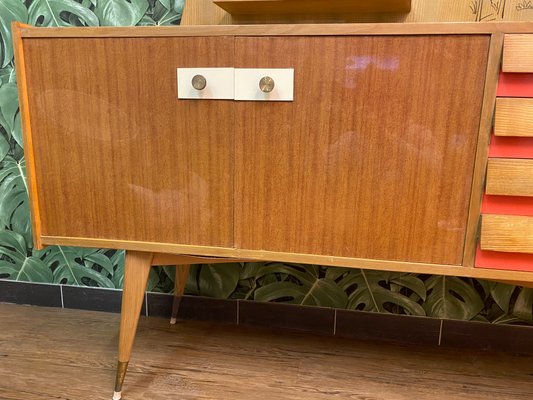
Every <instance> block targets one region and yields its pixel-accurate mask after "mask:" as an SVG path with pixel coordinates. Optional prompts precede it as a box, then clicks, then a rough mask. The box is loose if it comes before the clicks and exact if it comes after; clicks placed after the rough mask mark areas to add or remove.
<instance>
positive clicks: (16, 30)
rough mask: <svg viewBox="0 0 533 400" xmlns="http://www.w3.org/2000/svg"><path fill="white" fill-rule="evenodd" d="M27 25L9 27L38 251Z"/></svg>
mask: <svg viewBox="0 0 533 400" xmlns="http://www.w3.org/2000/svg"><path fill="white" fill-rule="evenodd" d="M26 27H28V25H25V24H21V23H20V22H13V23H12V25H11V29H12V35H13V49H14V56H15V69H16V73H17V88H18V89H17V90H18V96H19V103H20V104H19V107H20V111H19V112H20V115H21V123H22V140H23V143H24V157H25V160H26V182H27V185H28V196H29V201H30V218H31V221H32V224H31V225H32V236H33V246H34V247H35V248H36V249H38V250H40V249H42V248H43V243H42V241H41V215H40V211H39V198H38V196H37V183H36V181H35V177H36V175H35V158H34V151H33V140H32V135H31V122H30V114H29V103H28V90H27V82H26V64H25V59H24V47H23V40H22V30H23V29H27V28H26Z"/></svg>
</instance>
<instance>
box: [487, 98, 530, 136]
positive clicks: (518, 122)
mask: <svg viewBox="0 0 533 400" xmlns="http://www.w3.org/2000/svg"><path fill="white" fill-rule="evenodd" d="M494 134H495V135H496V136H524V137H533V99H529V98H520V97H518V98H513V97H500V98H498V99H496V116H495V120H494Z"/></svg>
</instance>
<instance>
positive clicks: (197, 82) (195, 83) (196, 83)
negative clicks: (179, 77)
mask: <svg viewBox="0 0 533 400" xmlns="http://www.w3.org/2000/svg"><path fill="white" fill-rule="evenodd" d="M191 83H192V87H193V88H195V89H196V90H204V89H205V87H206V86H207V79H205V76H203V75H194V76H193V77H192V81H191Z"/></svg>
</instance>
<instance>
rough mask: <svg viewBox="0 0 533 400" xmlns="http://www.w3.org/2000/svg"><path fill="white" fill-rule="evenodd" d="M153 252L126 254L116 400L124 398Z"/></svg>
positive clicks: (114, 398)
mask: <svg viewBox="0 0 533 400" xmlns="http://www.w3.org/2000/svg"><path fill="white" fill-rule="evenodd" d="M152 258H153V254H152V253H142V252H138V251H128V252H126V264H125V266H124V290H123V292H122V313H121V316H120V335H119V343H118V365H117V377H116V380H115V392H114V393H113V400H119V399H120V398H121V395H122V384H123V383H124V377H125V376H126V370H127V368H128V362H129V361H130V356H131V349H132V348H133V342H134V340H135V333H136V332H137V324H138V322H139V315H140V313H141V308H142V304H143V299H144V292H145V290H146V283H147V281H148V275H149V273H150V268H151V266H152Z"/></svg>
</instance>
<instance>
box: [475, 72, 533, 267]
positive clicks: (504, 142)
mask: <svg viewBox="0 0 533 400" xmlns="http://www.w3.org/2000/svg"><path fill="white" fill-rule="evenodd" d="M497 96H499V97H532V98H533V74H504V73H501V74H500V80H499V83H498V91H497ZM489 157H495V158H533V138H525V137H502V136H494V134H492V137H491V142H490V147H489ZM481 213H482V214H497V215H526V216H533V198H531V197H518V196H488V195H484V196H483V201H482V205H481ZM475 266H476V267H478V268H489V269H503V270H510V271H531V272H533V254H522V253H507V252H505V253H504V252H498V251H485V250H481V249H480V247H479V245H478V247H477V251H476V261H475Z"/></svg>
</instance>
